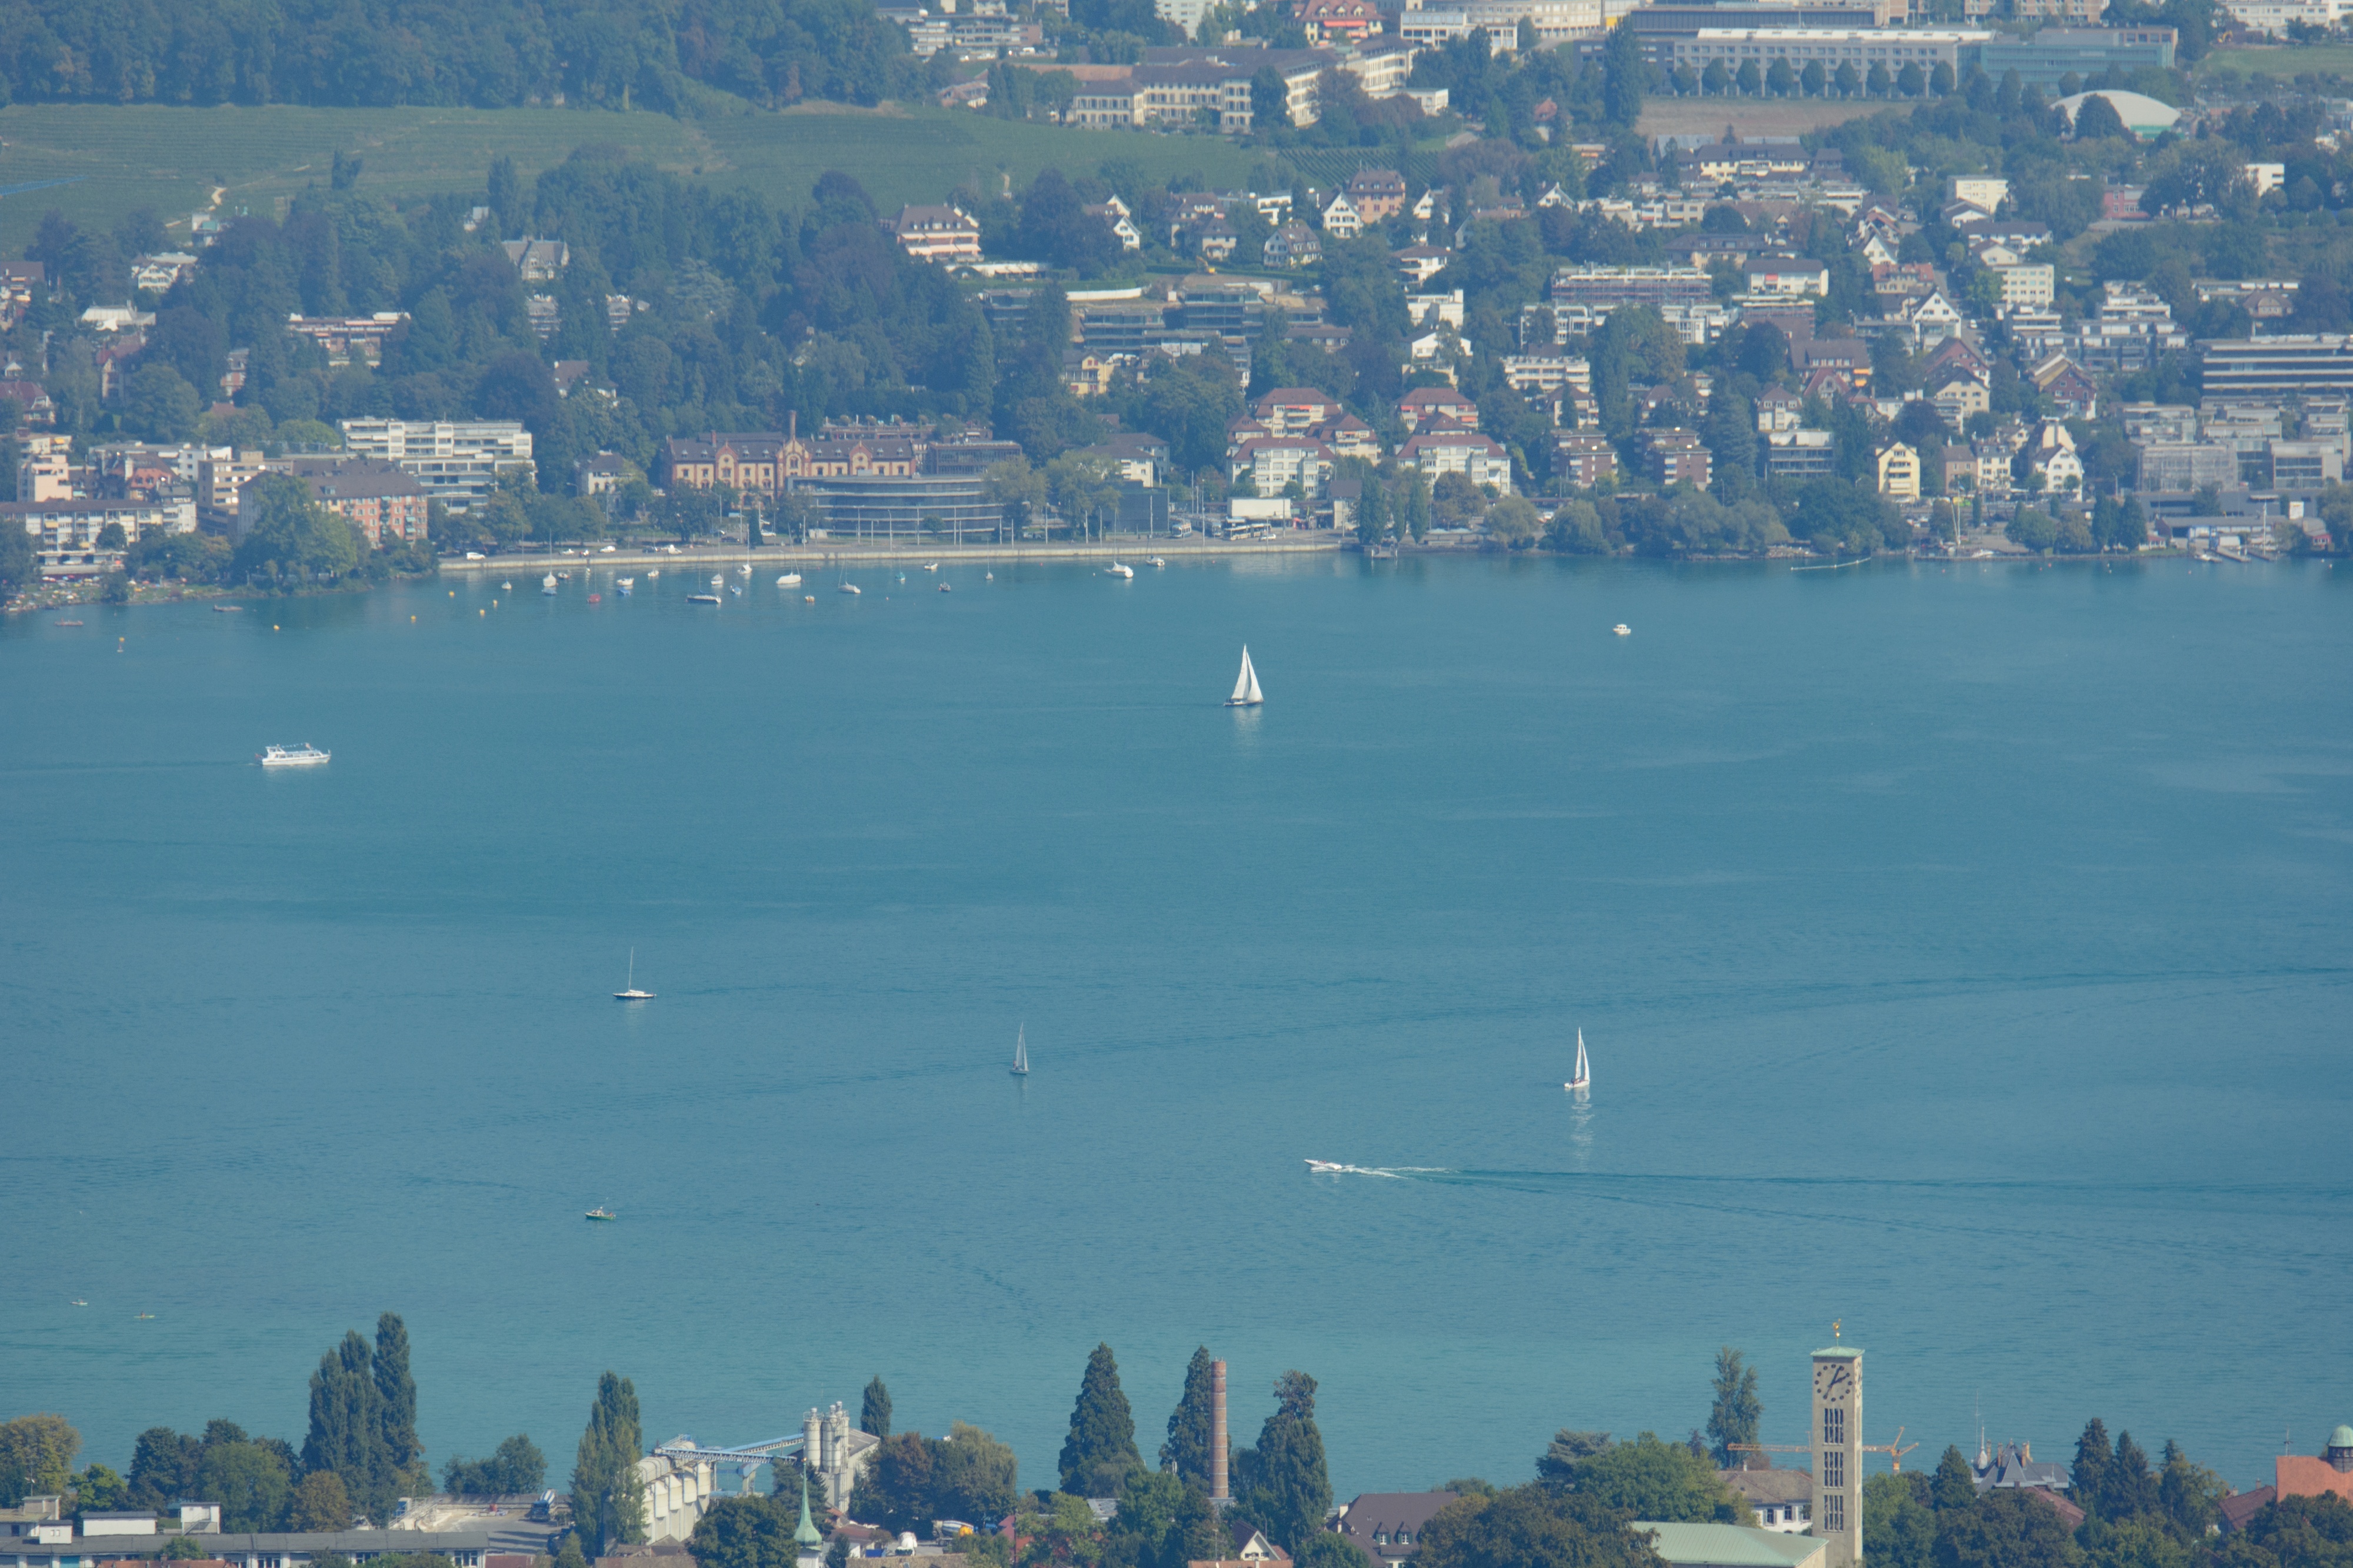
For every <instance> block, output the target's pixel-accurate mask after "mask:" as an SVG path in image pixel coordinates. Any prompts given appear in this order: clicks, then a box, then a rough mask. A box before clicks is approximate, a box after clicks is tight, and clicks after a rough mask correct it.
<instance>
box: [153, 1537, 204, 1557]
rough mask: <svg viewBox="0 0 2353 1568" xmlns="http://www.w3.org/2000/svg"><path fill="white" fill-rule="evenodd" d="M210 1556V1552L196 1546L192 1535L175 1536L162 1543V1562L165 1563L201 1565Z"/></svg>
mask: <svg viewBox="0 0 2353 1568" xmlns="http://www.w3.org/2000/svg"><path fill="white" fill-rule="evenodd" d="M211 1556H212V1553H211V1552H208V1551H206V1549H205V1548H204V1547H202V1546H199V1545H198V1544H196V1538H195V1536H193V1535H175V1536H174V1537H172V1539H171V1540H169V1541H167V1542H164V1562H166V1563H190V1562H195V1563H201V1562H204V1561H206V1559H208V1558H210V1557H211Z"/></svg>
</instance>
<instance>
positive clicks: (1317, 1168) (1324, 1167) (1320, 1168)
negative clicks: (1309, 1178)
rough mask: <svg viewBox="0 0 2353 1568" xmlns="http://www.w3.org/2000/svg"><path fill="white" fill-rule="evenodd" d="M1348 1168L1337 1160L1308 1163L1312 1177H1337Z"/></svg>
mask: <svg viewBox="0 0 2353 1568" xmlns="http://www.w3.org/2000/svg"><path fill="white" fill-rule="evenodd" d="M1347 1168H1348V1167H1347V1166H1345V1165H1343V1164H1342V1163H1339V1162H1338V1161H1337V1160H1310V1161H1308V1162H1307V1171H1308V1174H1310V1175H1316V1176H1331V1175H1337V1174H1338V1173H1341V1172H1342V1171H1345V1170H1346V1169H1347Z"/></svg>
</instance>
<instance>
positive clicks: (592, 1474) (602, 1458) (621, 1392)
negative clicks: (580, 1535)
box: [572, 1372, 646, 1555]
mask: <svg viewBox="0 0 2353 1568" xmlns="http://www.w3.org/2000/svg"><path fill="white" fill-rule="evenodd" d="M644 1450H645V1436H644V1434H643V1433H642V1432H640V1431H639V1430H638V1391H637V1388H636V1386H635V1385H634V1384H631V1383H630V1382H629V1380H628V1378H626V1377H622V1376H620V1375H618V1374H617V1373H610V1372H608V1373H605V1374H604V1376H602V1377H600V1378H598V1379H597V1380H596V1402H595V1403H594V1404H593V1405H590V1406H589V1407H588V1426H587V1429H586V1431H584V1432H582V1433H581V1434H580V1451H579V1455H578V1458H577V1459H576V1460H575V1463H574V1465H573V1468H572V1517H573V1518H574V1520H575V1521H578V1523H579V1527H580V1528H582V1529H584V1530H587V1531H592V1532H593V1534H594V1538H595V1539H596V1542H598V1545H599V1549H600V1555H601V1549H602V1548H603V1547H607V1546H611V1545H613V1544H615V1543H617V1542H638V1541H642V1540H643V1539H645V1529H646V1521H645V1507H646V1505H645V1493H644V1489H642V1488H640V1487H639V1486H638V1459H639V1458H641V1457H642V1456H643V1454H644Z"/></svg>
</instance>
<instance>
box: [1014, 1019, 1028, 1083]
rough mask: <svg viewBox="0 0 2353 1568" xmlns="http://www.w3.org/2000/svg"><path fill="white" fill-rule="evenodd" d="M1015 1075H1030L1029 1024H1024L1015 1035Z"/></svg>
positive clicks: (1026, 1076)
mask: <svg viewBox="0 0 2353 1568" xmlns="http://www.w3.org/2000/svg"><path fill="white" fill-rule="evenodd" d="M1012 1070H1013V1076H1014V1077H1015V1078H1028V1077H1029V1025H1027V1024H1024V1025H1022V1026H1021V1027H1020V1028H1019V1029H1018V1030H1016V1031H1015V1032H1014V1036H1013V1069H1012Z"/></svg>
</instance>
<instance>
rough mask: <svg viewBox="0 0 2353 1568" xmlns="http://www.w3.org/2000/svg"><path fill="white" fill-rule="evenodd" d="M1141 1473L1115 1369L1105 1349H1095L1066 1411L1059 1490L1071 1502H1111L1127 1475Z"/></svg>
mask: <svg viewBox="0 0 2353 1568" xmlns="http://www.w3.org/2000/svg"><path fill="white" fill-rule="evenodd" d="M1142 1468H1144V1457H1143V1456H1142V1455H1141V1454H1139V1453H1137V1452H1136V1448H1135V1416H1134V1413H1133V1412H1132V1411H1131V1410H1130V1409H1129V1408H1128V1403H1127V1394H1125V1393H1124V1391H1123V1390H1122V1389H1121V1388H1120V1386H1119V1363H1117V1362H1116V1361H1114V1360H1113V1358H1112V1351H1111V1346H1109V1345H1107V1344H1097V1345H1096V1346H1095V1348H1094V1352H1093V1353H1092V1354H1091V1355H1089V1356H1088V1357H1087V1370H1086V1373H1085V1374H1084V1375H1083V1376H1082V1378H1081V1379H1080V1381H1079V1397H1078V1402H1077V1403H1076V1404H1075V1405H1072V1406H1071V1432H1070V1436H1067V1437H1065V1438H1064V1439H1063V1440H1062V1458H1061V1472H1062V1489H1063V1490H1064V1491H1066V1492H1069V1493H1070V1494H1071V1495H1072V1496H1074V1497H1082V1498H1087V1497H1117V1496H1118V1495H1119V1489H1120V1487H1121V1485H1122V1484H1123V1483H1124V1481H1125V1480H1126V1479H1127V1477H1128V1474H1129V1472H1131V1471H1134V1470H1140V1469H1142Z"/></svg>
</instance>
